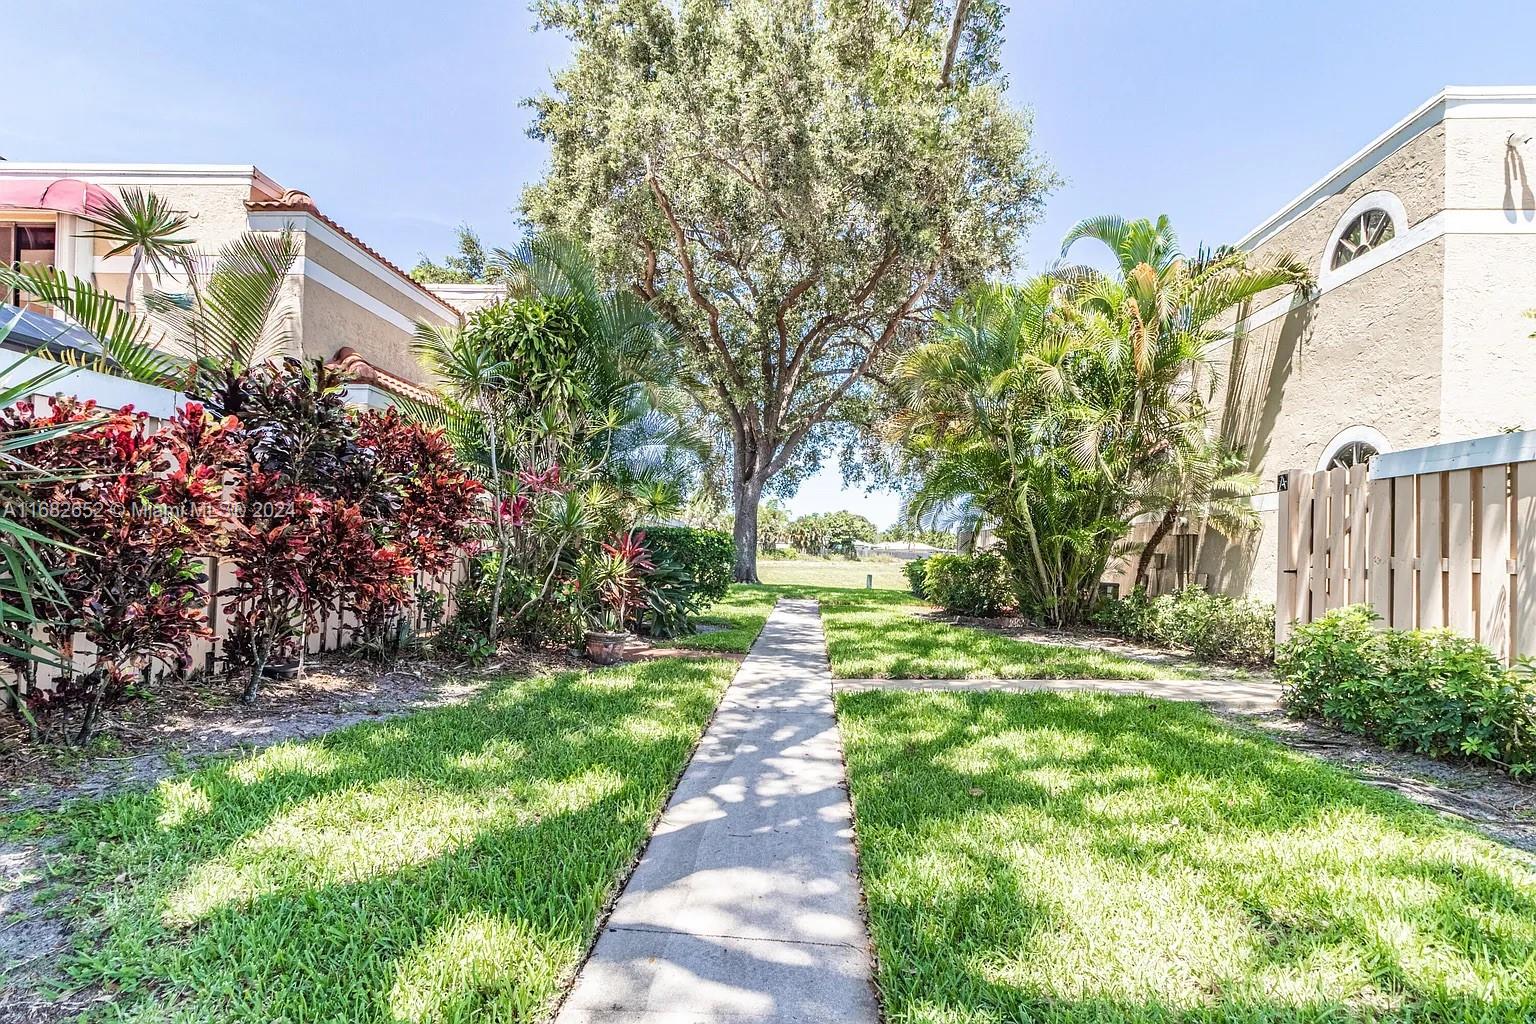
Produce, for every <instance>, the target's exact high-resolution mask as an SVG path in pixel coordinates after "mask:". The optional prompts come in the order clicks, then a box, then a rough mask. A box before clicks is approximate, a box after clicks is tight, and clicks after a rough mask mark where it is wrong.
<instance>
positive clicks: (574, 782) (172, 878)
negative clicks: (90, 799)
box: [61, 661, 735, 1021]
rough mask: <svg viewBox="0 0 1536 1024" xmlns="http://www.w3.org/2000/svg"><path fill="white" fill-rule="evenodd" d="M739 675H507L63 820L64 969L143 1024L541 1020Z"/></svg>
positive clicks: (674, 667) (657, 670) (70, 812)
mask: <svg viewBox="0 0 1536 1024" xmlns="http://www.w3.org/2000/svg"><path fill="white" fill-rule="evenodd" d="M734 668H735V666H734V665H733V664H732V663H730V662H702V661H687V662H684V661H655V662H648V663H643V664H639V665H634V666H630V667H627V668H625V669H622V670H616V671H612V672H605V673H595V674H591V675H582V674H574V673H571V674H562V675H556V676H550V677H543V678H537V679H529V680H519V681H514V682H508V683H504V684H501V685H499V686H497V687H496V688H494V689H493V691H492V692H490V693H488V694H487V695H486V696H484V697H483V698H481V699H478V700H477V701H475V702H473V703H470V704H466V705H461V706H456V707H448V708H441V709H436V710H431V711H426V712H422V713H418V714H416V715H412V716H410V717H406V718H401V719H396V720H392V721H389V722H381V723H370V724H365V725H360V726H354V727H352V728H349V729H345V730H341V731H339V732H336V733H332V734H330V735H328V736H325V737H323V738H320V739H318V740H314V741H311V742H306V743H296V744H283V745H280V746H277V747H272V748H268V749H267V750H264V751H261V752H260V753H257V754H255V755H254V756H252V757H250V758H247V759H243V760H239V761H235V762H231V763H222V764H217V765H214V766H212V767H209V768H206V769H203V770H201V771H198V772H195V773H192V774H189V775H186V776H182V777H180V778H177V779H172V780H168V781H166V782H165V783H163V784H161V785H160V786H159V787H157V788H156V789H154V790H151V791H147V792H143V793H129V794H124V795H122V796H119V797H116V798H113V799H110V800H106V801H102V802H99V803H80V804H76V805H73V806H71V807H70V808H68V809H66V811H64V812H63V814H62V815H61V824H62V826H63V827H64V828H65V829H66V830H67V833H68V835H69V837H70V841H71V846H72V847H73V848H74V850H75V851H76V852H78V853H79V854H80V855H81V863H82V865H83V869H84V871H85V878H84V879H83V880H84V881H85V882H86V886H85V887H84V889H83V891H82V893H81V896H80V904H79V906H80V910H81V925H82V928H81V930H80V931H79V933H78V934H79V937H80V940H81V941H80V948H79V950H78V951H77V953H76V954H75V955H74V956H73V957H72V958H71V960H70V962H69V964H68V965H67V969H68V971H69V974H70V976H71V978H72V979H73V980H75V981H77V982H81V983H96V984H102V985H105V986H108V987H109V988H114V989H117V990H120V991H121V993H122V995H121V996H120V999H121V1000H122V1001H123V1002H124V1004H125V1007H126V1008H127V1009H129V1010H130V1011H131V1012H132V1013H139V1014H140V1015H144V1016H148V1017H154V1018H155V1019H159V1017H161V1016H166V1015H169V1014H170V1013H171V1010H170V1008H171V1007H175V1008H176V1009H175V1012H176V1013H184V1014H186V1015H187V1016H189V1017H191V1018H193V1019H202V1020H219V1021H247V1020H248V1021H272V1020H281V1019H287V1020H295V1021H297V1020H348V1021H362V1020H385V1021H392V1020H400V1021H406V1020H409V1021H450V1020H477V1021H479V1020H519V1021H520V1020H530V1019H537V1018H538V1017H539V1016H540V1015H541V1014H542V1013H544V1012H545V1011H546V1010H547V1008H548V1006H549V1005H550V1003H551V1002H552V1000H553V999H554V998H556V996H557V995H558V993H559V991H560V990H561V987H562V984H563V981H564V979H566V978H567V977H568V976H569V974H570V972H571V971H572V970H574V968H575V966H576V964H577V963H578V962H579V960H580V958H581V956H582V955H583V954H584V952H585V950H586V949H587V947H588V945H589V944H590V941H591V938H592V935H593V931H594V928H595V924H596V921H597V918H598V916H599V914H600V912H601V909H602V907H603V906H604V904H605V902H606V900H607V899H608V898H609V897H610V896H611V895H612V893H613V891H614V889H615V887H616V885H617V883H618V880H619V878H620V876H621V874H622V873H623V871H624V869H625V868H626V867H627V866H628V865H629V864H630V863H631V862H632V861H633V858H634V856H635V854H636V852H637V851H638V849H639V848H640V846H641V844H642V843H643V842H644V840H645V837H646V835H647V834H648V830H649V824H650V822H651V820H652V819H653V818H654V816H655V815H656V814H657V813H658V812H659V811H660V808H661V805H662V802H663V800H664V799H665V796H666V794H667V792H668V791H669V790H670V787H671V785H672V783H673V781H674V780H675V778H676V777H677V776H678V774H679V773H680V772H681V770H682V768H683V766H684V762H685V760H686V758H687V755H688V752H689V750H690V749H691V748H692V745H693V743H694V742H695V740H696V739H697V737H698V735H699V732H700V731H701V729H702V728H703V725H704V723H705V721H706V720H707V719H708V717H709V714H710V712H711V710H712V709H713V707H714V704H715V702H716V700H717V699H718V697H719V694H720V692H721V690H722V689H723V687H724V685H725V683H726V682H727V681H728V680H729V678H730V675H731V673H732V672H733V671H734Z"/></svg>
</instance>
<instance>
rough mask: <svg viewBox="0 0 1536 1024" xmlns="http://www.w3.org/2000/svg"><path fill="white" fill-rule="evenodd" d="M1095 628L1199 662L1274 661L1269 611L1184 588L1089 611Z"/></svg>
mask: <svg viewBox="0 0 1536 1024" xmlns="http://www.w3.org/2000/svg"><path fill="white" fill-rule="evenodd" d="M1093 621H1094V623H1095V624H1096V625H1098V626H1100V627H1102V628H1104V629H1107V630H1109V631H1110V632H1111V633H1114V634H1115V635H1117V636H1121V637H1124V638H1125V639H1127V640H1133V641H1135V642H1137V643H1147V644H1155V645H1157V646H1159V647H1175V648H1181V649H1183V650H1187V651H1189V652H1190V653H1191V654H1193V655H1194V656H1195V657H1197V658H1200V659H1202V660H1205V661H1226V662H1232V663H1234V664H1238V665H1268V664H1269V663H1271V662H1272V661H1274V660H1275V608H1274V606H1273V605H1269V604H1264V603H1263V602H1260V601H1253V600H1249V599H1246V598H1244V599H1238V598H1231V597H1227V596H1225V595H1223V594H1212V593H1211V592H1210V591H1208V590H1206V589H1205V588H1204V587H1185V588H1184V589H1183V590H1179V591H1176V592H1174V593H1172V594H1159V595H1158V596H1157V597H1148V596H1147V592H1146V591H1145V590H1143V589H1141V588H1139V587H1138V588H1137V589H1136V590H1134V591H1132V592H1131V594H1130V596H1129V597H1123V598H1118V599H1116V598H1111V599H1109V600H1106V601H1103V602H1101V603H1100V604H1099V606H1098V607H1097V608H1096V609H1095V610H1094V614H1093Z"/></svg>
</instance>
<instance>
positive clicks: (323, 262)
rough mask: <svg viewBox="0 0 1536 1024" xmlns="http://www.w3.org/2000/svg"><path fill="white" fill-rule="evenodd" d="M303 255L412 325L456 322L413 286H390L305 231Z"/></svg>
mask: <svg viewBox="0 0 1536 1024" xmlns="http://www.w3.org/2000/svg"><path fill="white" fill-rule="evenodd" d="M304 256H305V258H306V259H309V260H312V261H313V262H315V263H317V264H319V265H320V266H322V267H324V268H325V269H326V270H328V271H330V272H331V273H333V274H335V275H336V276H337V277H339V278H341V279H342V280H344V281H346V282H347V283H348V284H350V285H352V286H353V287H354V288H357V289H358V290H359V291H363V292H366V293H367V294H369V295H370V296H372V297H373V298H375V299H377V300H378V301H379V302H382V303H383V304H384V305H386V306H388V307H389V308H390V309H393V310H394V311H395V312H397V313H399V314H400V315H401V316H403V317H405V318H406V319H408V320H410V321H411V322H413V323H414V322H415V321H417V320H428V321H431V322H435V323H447V322H449V321H450V320H453V319H456V317H455V314H454V313H453V312H451V311H450V310H448V309H445V308H443V307H442V306H441V305H439V304H438V303H436V302H434V301H433V300H432V299H431V298H429V297H428V296H426V295H423V294H421V293H420V292H418V291H416V289H415V286H413V285H410V284H406V283H405V282H404V281H402V282H401V285H402V286H403V288H404V289H405V290H402V289H401V288H397V287H396V286H395V285H394V284H392V283H386V282H384V281H381V280H380V279H379V277H378V275H376V274H374V273H372V272H370V271H368V270H365V269H363V268H362V267H360V266H358V265H357V264H356V263H355V262H353V260H352V259H350V258H349V255H344V254H342V253H341V252H338V251H337V250H336V249H334V248H332V247H331V246H330V245H328V244H326V242H324V241H322V240H321V239H320V238H318V237H316V236H315V235H314V234H311V233H308V232H306V233H305V235H304ZM359 351H361V349H359Z"/></svg>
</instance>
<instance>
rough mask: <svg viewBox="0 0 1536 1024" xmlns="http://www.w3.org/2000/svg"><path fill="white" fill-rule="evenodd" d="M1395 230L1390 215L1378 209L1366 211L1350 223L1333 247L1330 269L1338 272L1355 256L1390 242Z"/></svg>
mask: <svg viewBox="0 0 1536 1024" xmlns="http://www.w3.org/2000/svg"><path fill="white" fill-rule="evenodd" d="M1396 234H1397V229H1396V227H1395V226H1394V225H1393V223H1392V215H1391V214H1390V213H1388V212H1387V211H1386V210H1383V209H1381V208H1379V207H1377V208H1373V209H1370V210H1366V211H1365V212H1364V213H1362V214H1360V215H1359V216H1358V217H1356V218H1355V219H1354V220H1352V221H1350V223H1349V226H1348V227H1346V228H1345V229H1344V231H1343V233H1342V234H1340V235H1339V240H1338V241H1337V242H1335V243H1334V246H1333V259H1332V261H1331V265H1332V268H1333V269H1334V270H1338V269H1339V268H1340V267H1342V266H1343V265H1344V264H1346V263H1348V262H1349V261H1350V260H1352V259H1355V258H1356V257H1357V256H1364V255H1365V254H1366V253H1368V252H1370V251H1371V250H1372V249H1375V248H1377V247H1379V246H1382V245H1385V244H1386V243H1387V242H1390V241H1392V238H1393V236H1394V235H1396Z"/></svg>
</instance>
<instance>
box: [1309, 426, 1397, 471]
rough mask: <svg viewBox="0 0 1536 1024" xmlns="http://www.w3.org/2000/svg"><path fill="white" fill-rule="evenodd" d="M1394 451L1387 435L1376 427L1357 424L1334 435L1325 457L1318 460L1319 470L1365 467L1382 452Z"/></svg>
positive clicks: (1327, 446)
mask: <svg viewBox="0 0 1536 1024" xmlns="http://www.w3.org/2000/svg"><path fill="white" fill-rule="evenodd" d="M1391 450H1392V445H1391V444H1390V443H1389V442H1388V441H1387V438H1386V435H1385V434H1383V433H1382V432H1381V431H1379V430H1377V429H1376V428H1375V427H1368V426H1365V425H1364V424H1363V423H1362V424H1356V425H1355V426H1353V427H1346V428H1344V429H1343V430H1341V431H1339V432H1338V433H1337V434H1335V435H1333V438H1332V440H1330V441H1329V442H1328V443H1327V444H1326V445H1324V446H1323V457H1322V458H1320V459H1318V460H1317V468H1318V469H1320V470H1322V469H1339V468H1341V467H1342V468H1344V469H1350V468H1352V467H1354V466H1364V465H1366V464H1367V463H1369V462H1370V461H1371V460H1372V459H1374V458H1375V457H1376V456H1378V455H1380V454H1381V453H1382V452H1389V451H1391Z"/></svg>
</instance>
